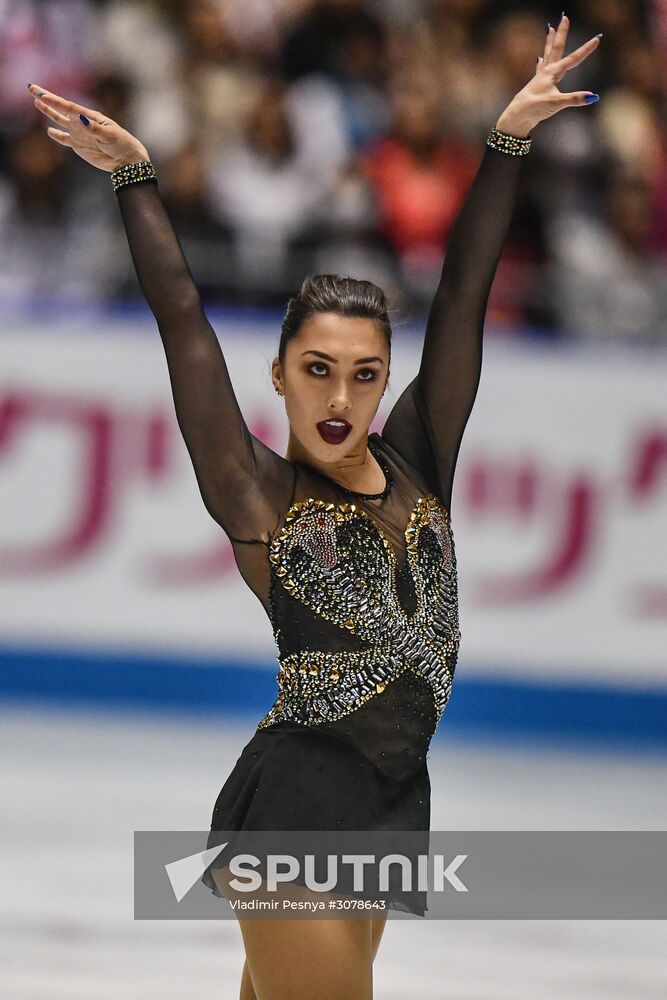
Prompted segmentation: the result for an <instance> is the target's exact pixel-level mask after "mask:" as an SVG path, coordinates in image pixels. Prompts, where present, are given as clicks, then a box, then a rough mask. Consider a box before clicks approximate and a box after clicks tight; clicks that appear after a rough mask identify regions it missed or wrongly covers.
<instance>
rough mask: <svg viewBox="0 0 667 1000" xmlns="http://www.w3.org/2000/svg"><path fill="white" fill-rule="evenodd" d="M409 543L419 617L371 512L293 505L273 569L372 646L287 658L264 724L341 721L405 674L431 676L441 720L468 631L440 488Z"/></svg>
mask: <svg viewBox="0 0 667 1000" xmlns="http://www.w3.org/2000/svg"><path fill="white" fill-rule="evenodd" d="M405 541H406V556H407V563H408V567H409V569H410V572H411V574H412V579H413V582H414V587H415V595H416V598H417V601H416V607H415V610H414V612H413V613H412V614H411V615H410V614H408V613H407V612H406V611H405V609H404V608H403V606H402V604H401V602H400V600H399V596H398V592H397V588H396V572H397V559H396V552H395V550H394V547H393V545H392V543H391V541H390V539H389V538H388V537H387V536H386V535H385V533H384V532H383V530H382V528H381V527H380V526H379V525H378V524H376V522H375V521H374V520H373V519H372V518H371V517H370V516H369V515H368V514H367V513H366V511H365V510H364V509H363V508H361V507H359V506H358V505H356V504H354V503H341V504H334V503H332V502H330V501H325V500H317V499H313V498H308V499H306V500H300V501H298V502H297V503H295V504H293V506H292V507H291V508H290V510H289V511H288V513H287V516H286V520H285V525H284V527H283V528H282V529H281V531H280V532H278V534H277V535H276V536H275V538H274V539H273V541H272V543H271V545H270V548H269V560H270V563H271V567H272V571H273V573H275V576H276V579H277V580H278V581H280V584H281V585H282V587H284V588H285V590H287V591H288V593H289V594H290V596H291V598H292V599H294V600H296V601H299V602H301V603H302V604H304V605H305V606H307V607H308V608H309V609H311V610H312V611H313V612H314V613H315V614H316V615H318V616H319V617H321V618H323V619H326V620H327V621H330V622H332V623H333V624H334V625H336V626H338V627H339V628H341V629H345V630H347V631H348V632H350V633H352V634H353V635H354V636H356V637H357V638H358V639H359V640H360V642H361V643H363V647H364V648H362V649H359V650H354V651H350V650H343V651H339V652H329V651H323V650H305V651H300V652H297V653H290V654H286V655H283V656H279V664H280V667H279V670H278V674H277V680H278V697H277V699H276V701H275V703H274V705H273V706H272V708H271V709H270V711H269V712H268V713H267V715H266V716H265V717H264V718H263V719H262V721H261V722H260V724H259V726H258V728H260V729H263V728H266V727H267V726H270V725H272V724H273V723H275V722H279V721H290V722H295V723H302V724H304V725H318V724H320V723H323V722H331V721H334V720H336V719H339V718H341V717H342V716H344V715H347V714H349V713H350V712H353V711H355V710H356V709H357V708H360V707H361V705H363V704H364V703H365V702H367V701H368V700H369V699H370V698H373V697H375V696H376V695H378V694H381V693H382V692H383V691H384V690H385V688H386V686H387V685H388V684H390V683H391V682H392V681H393V680H395V679H396V678H397V677H399V676H400V675H401V674H402V673H403V672H404V671H406V670H409V671H411V672H412V673H414V674H416V675H417V676H419V677H423V678H425V679H426V681H427V682H428V684H429V685H430V687H431V690H432V692H433V698H434V705H435V710H436V715H437V721H438V722H439V721H440V718H441V717H442V714H443V712H444V710H445V707H446V704H447V701H448V699H449V695H450V692H451V687H452V677H453V673H454V667H455V665H456V658H457V655H458V650H459V644H460V638H461V635H460V632H459V619H458V593H457V578H456V557H455V552H454V540H453V534H452V529H451V523H450V519H449V514H448V512H447V510H446V509H445V508H444V507H443V506H442V505H441V503H440V501H439V500H438V498H437V497H436V496H434V495H433V494H432V493H428V494H426V495H425V496H423V497H420V498H419V500H418V501H417V503H416V505H415V507H414V508H413V510H412V512H411V514H410V519H409V522H408V525H407V527H406V529H405ZM275 638H276V642H277V639H278V630H276V632H275Z"/></svg>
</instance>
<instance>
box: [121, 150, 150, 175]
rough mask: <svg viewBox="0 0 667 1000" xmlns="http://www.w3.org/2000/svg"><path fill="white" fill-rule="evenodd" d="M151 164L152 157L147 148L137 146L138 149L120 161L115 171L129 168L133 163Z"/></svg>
mask: <svg viewBox="0 0 667 1000" xmlns="http://www.w3.org/2000/svg"><path fill="white" fill-rule="evenodd" d="M149 162H150V155H149V153H148V150H147V149H146V147H145V146H137V147H136V149H134V150H132V151H130V152H129V153H127V154H125V155H124V156H122V157H121V158H120V159H119V160H118V163H117V164H116V166H115V167H114V169H115V170H118V169H119V168H120V167H128V166H130V165H131V164H132V163H149Z"/></svg>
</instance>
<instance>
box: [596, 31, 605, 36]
mask: <svg viewBox="0 0 667 1000" xmlns="http://www.w3.org/2000/svg"><path fill="white" fill-rule="evenodd" d="M603 34H604V32H602V31H601V32H600V34H599V35H596V36H595V37H596V38H602V35H603Z"/></svg>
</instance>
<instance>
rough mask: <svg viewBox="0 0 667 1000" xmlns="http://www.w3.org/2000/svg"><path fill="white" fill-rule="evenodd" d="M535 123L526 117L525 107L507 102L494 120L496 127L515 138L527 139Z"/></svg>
mask: <svg viewBox="0 0 667 1000" xmlns="http://www.w3.org/2000/svg"><path fill="white" fill-rule="evenodd" d="M536 124H537V122H535V121H531V120H530V119H529V118H528V117H527V115H526V111H525V108H521V107H519V106H517V105H514V104H509V105H508V107H507V108H505V110H504V111H503V113H502V115H501V116H500V118H499V119H498V121H497V122H496V128H497V129H498V131H499V132H504V133H505V134H506V135H513V136H514V137H515V138H516V139H527V138H528V136H529V135H530V133H531V131H532V130H533V129H534V128H535V125H536Z"/></svg>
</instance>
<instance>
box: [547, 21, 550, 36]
mask: <svg viewBox="0 0 667 1000" xmlns="http://www.w3.org/2000/svg"><path fill="white" fill-rule="evenodd" d="M550 31H551V25H550V24H549V22H548V21H547V35H548V34H549V32H550Z"/></svg>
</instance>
